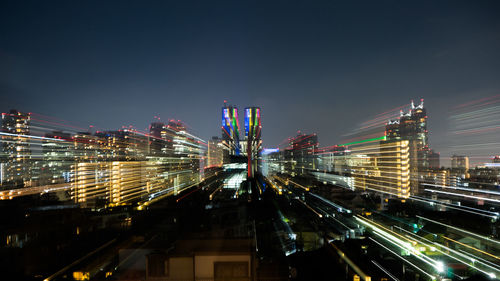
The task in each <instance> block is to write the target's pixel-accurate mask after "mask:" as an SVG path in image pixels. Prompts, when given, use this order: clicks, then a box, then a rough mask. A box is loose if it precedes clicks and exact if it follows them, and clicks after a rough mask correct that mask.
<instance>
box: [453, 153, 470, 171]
mask: <svg viewBox="0 0 500 281" xmlns="http://www.w3.org/2000/svg"><path fill="white" fill-rule="evenodd" d="M451 168H452V169H457V170H461V171H464V172H465V171H467V170H469V157H467V156H463V155H453V156H452V157H451Z"/></svg>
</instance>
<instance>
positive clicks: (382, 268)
mask: <svg viewBox="0 0 500 281" xmlns="http://www.w3.org/2000/svg"><path fill="white" fill-rule="evenodd" d="M372 263H373V265H375V266H376V267H378V269H380V270H382V272H384V273H385V274H387V276H389V277H390V278H391V279H392V280H394V281H399V279H398V278H396V276H394V275H392V274H391V273H390V272H389V271H388V270H387V269H385V268H384V267H382V266H381V265H380V264H378V263H377V262H376V261H374V260H372Z"/></svg>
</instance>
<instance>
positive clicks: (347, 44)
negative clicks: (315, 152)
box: [0, 1, 500, 157]
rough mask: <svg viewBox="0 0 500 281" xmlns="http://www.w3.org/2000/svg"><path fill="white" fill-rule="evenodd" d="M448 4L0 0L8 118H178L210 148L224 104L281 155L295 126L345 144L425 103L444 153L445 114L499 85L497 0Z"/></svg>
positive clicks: (98, 122)
mask: <svg viewBox="0 0 500 281" xmlns="http://www.w3.org/2000/svg"><path fill="white" fill-rule="evenodd" d="M449 3H450V4H452V5H451V7H450V5H447V6H444V5H443V6H441V5H438V4H436V3H432V2H430V1H429V2H419V3H418V4H415V3H397V4H396V5H390V4H389V3H388V2H377V3H364V4H365V6H364V7H365V8H364V9H358V8H357V6H356V5H355V4H351V3H335V2H333V3H325V2H323V3H316V4H314V5H306V6H304V4H301V3H297V2H291V3H287V4H286V5H284V6H282V5H280V4H277V3H274V4H273V3H269V4H265V5H264V4H263V3H255V4H249V3H229V2H228V3H212V4H203V5H200V6H197V8H193V7H192V6H190V5H187V4H186V5H183V4H174V3H158V2H153V3H149V4H139V3H121V5H118V6H115V5H113V4H112V3H111V2H109V3H104V4H103V3H100V4H99V5H98V4H97V2H86V3H82V4H80V5H77V6H73V5H65V4H64V3H62V2H60V3H59V5H54V6H53V7H51V8H49V7H46V6H44V5H43V4H41V3H38V4H35V5H33V6H23V5H21V4H19V3H16V2H5V3H3V4H2V6H3V8H2V9H1V10H2V12H1V13H3V14H2V16H1V19H2V20H1V22H2V25H1V26H0V28H1V29H0V32H1V33H2V34H4V36H3V37H2V38H1V39H0V40H2V41H1V42H2V44H1V46H2V47H0V57H1V58H2V61H3V62H4V63H3V64H2V66H0V73H1V74H2V75H1V76H0V77H2V78H1V80H0V90H1V92H2V94H1V97H2V104H3V105H5V106H7V105H8V106H9V108H2V110H3V111H7V110H9V109H10V108H16V109H18V110H20V111H33V112H37V113H40V114H44V115H49V116H54V117H57V118H61V119H65V120H68V121H70V122H75V123H81V124H84V125H95V126H98V127H102V128H104V129H112V128H119V127H121V126H122V125H127V126H128V125H130V124H132V125H134V126H136V127H137V128H139V129H144V128H146V126H147V125H149V123H150V122H151V119H152V118H153V116H160V117H161V118H162V119H169V118H174V119H181V120H183V121H185V122H186V124H188V125H189V126H191V127H192V129H194V130H195V131H196V132H197V134H198V135H200V136H201V137H202V138H203V139H205V140H208V139H209V138H210V137H211V136H213V135H217V134H215V132H216V131H217V130H218V129H219V128H218V127H217V125H216V124H217V118H218V117H217V108H219V107H220V104H221V103H222V101H223V100H228V102H229V103H230V104H235V105H248V106H252V105H255V106H260V107H261V108H262V110H263V112H264V113H263V116H262V120H263V122H264V123H266V124H268V125H269V126H271V127H273V128H275V129H273V130H269V131H265V132H263V136H262V137H263V141H264V146H265V147H275V146H276V145H278V144H279V143H280V142H281V141H282V140H283V138H285V137H287V136H292V135H293V134H294V133H295V132H296V131H297V130H302V131H308V130H309V132H311V133H312V132H316V133H318V134H319V135H320V140H319V141H320V143H321V144H325V145H327V144H334V143H340V142H341V139H340V138H341V135H342V134H345V133H347V132H348V131H349V130H350V129H352V128H354V127H356V126H358V124H359V123H362V122H364V121H366V120H367V119H369V118H370V116H375V115H377V114H379V113H380V112H384V111H386V110H389V109H391V108H395V107H399V106H401V105H405V104H408V103H409V100H411V99H414V100H419V99H420V98H424V99H425V101H426V106H427V108H428V112H429V131H430V133H431V134H430V137H429V138H430V143H431V144H432V146H433V147H434V148H435V149H436V150H437V151H440V152H442V154H443V155H448V156H449V157H451V155H452V154H454V152H453V151H448V147H447V146H448V140H449V139H450V136H449V133H450V131H452V128H450V126H449V119H450V114H449V112H450V111H452V110H453V108H454V107H456V106H459V105H461V104H464V103H468V102H471V101H473V100H475V99H481V98H485V97H491V96H495V95H497V94H498V90H499V89H500V85H499V82H498V80H497V79H496V77H498V76H499V74H500V68H499V66H498V64H497V63H496V61H500V58H499V55H498V52H496V50H497V49H499V48H500V39H499V38H498V36H496V35H495V34H498V33H497V30H498V25H499V21H500V20H499V19H498V17H495V15H496V11H498V10H499V4H498V3H497V2H493V1H491V2H490V1H485V2H477V3H467V4H465V2H460V1H458V2H457V1H453V2H449ZM115 9H116V12H114V11H115ZM96 10H97V11H99V12H97V13H95V11H96ZM396 11H397V13H396ZM59 15H65V16H63V17H58V16H59ZM256 15H257V17H256ZM20 17H23V18H24V19H25V20H24V21H23V22H20V21H18V20H17V19H18V18H20ZM257 18H258V19H259V20H257ZM214 19H217V20H214ZM39 22H40V23H41V24H37V23H39ZM21 34H23V36H21ZM299 54H300V55H299ZM479 70H480V71H479ZM360 81H362V83H360ZM349 108H356V110H349ZM185 112H189V114H186V113H185ZM131 116H133V117H131ZM339 119H341V120H342V122H335V120H339ZM87 122H88V123H87ZM240 122H241V120H240Z"/></svg>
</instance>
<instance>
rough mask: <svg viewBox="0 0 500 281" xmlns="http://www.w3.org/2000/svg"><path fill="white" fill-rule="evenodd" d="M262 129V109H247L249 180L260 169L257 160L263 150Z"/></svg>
mask: <svg viewBox="0 0 500 281" xmlns="http://www.w3.org/2000/svg"><path fill="white" fill-rule="evenodd" d="M261 129H262V124H261V119H260V108H259V107H247V108H245V141H246V150H247V151H246V153H247V157H248V166H247V170H248V175H247V176H248V178H253V177H254V175H255V172H256V169H257V167H258V165H257V159H258V156H259V152H260V151H261V149H262V140H261Z"/></svg>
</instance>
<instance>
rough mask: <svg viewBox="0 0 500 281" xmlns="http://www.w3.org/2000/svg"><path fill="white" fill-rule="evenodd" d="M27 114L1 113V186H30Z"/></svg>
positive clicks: (17, 112) (28, 122)
mask: <svg viewBox="0 0 500 281" xmlns="http://www.w3.org/2000/svg"><path fill="white" fill-rule="evenodd" d="M30 122H31V116H30V114H29V113H23V112H19V111H17V110H14V109H13V110H11V111H10V112H9V113H2V132H3V134H2V156H1V160H0V163H2V167H1V168H2V173H1V177H2V179H1V181H2V185H5V184H8V185H10V186H14V187H23V186H29V185H30V184H31V179H32V177H31V148H30V138H29V134H30Z"/></svg>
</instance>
